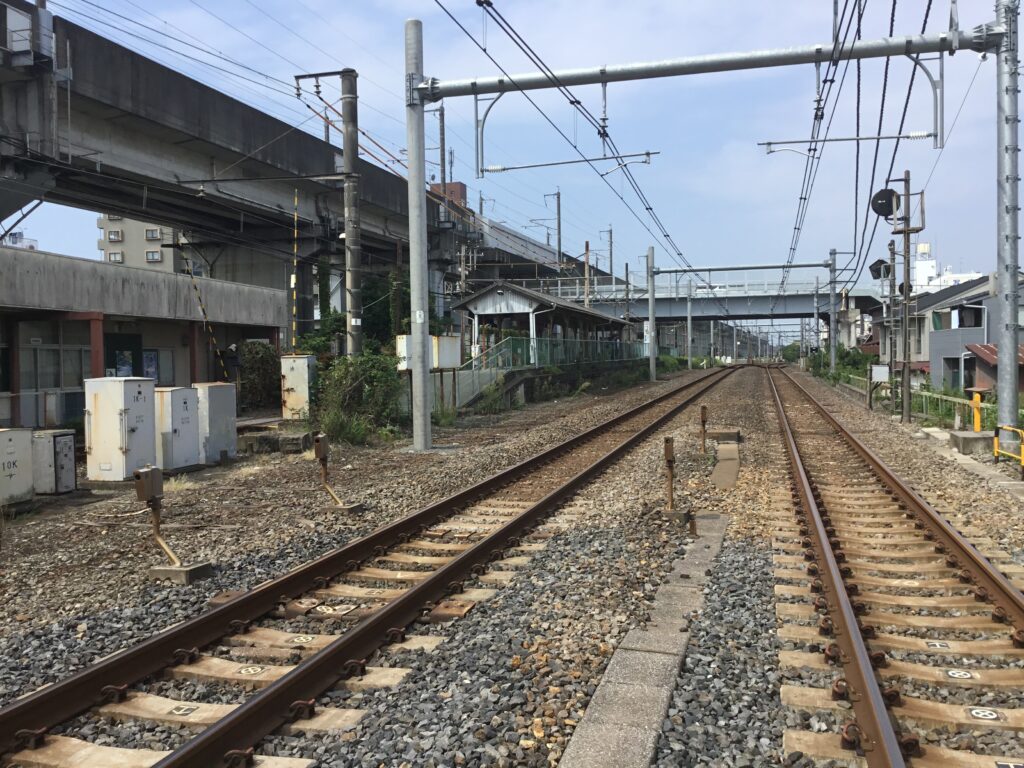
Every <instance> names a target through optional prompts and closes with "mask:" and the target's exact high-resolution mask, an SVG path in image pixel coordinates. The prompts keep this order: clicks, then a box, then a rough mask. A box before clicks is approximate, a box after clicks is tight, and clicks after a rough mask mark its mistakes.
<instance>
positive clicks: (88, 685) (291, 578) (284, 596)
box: [0, 368, 735, 768]
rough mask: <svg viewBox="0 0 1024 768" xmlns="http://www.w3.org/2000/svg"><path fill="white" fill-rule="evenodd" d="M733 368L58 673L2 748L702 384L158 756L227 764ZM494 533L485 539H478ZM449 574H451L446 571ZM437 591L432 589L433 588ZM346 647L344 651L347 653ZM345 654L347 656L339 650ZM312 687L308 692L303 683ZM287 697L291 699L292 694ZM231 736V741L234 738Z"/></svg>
mask: <svg viewBox="0 0 1024 768" xmlns="http://www.w3.org/2000/svg"><path fill="white" fill-rule="evenodd" d="M734 370H735V368H731V369H727V370H725V371H721V370H718V371H712V372H709V373H707V374H705V375H703V376H701V377H699V378H696V379H693V380H691V381H688V382H686V383H684V384H682V385H681V386H679V387H676V388H674V389H672V390H670V391H668V392H666V393H663V394H661V395H659V396H657V397H654V398H652V399H650V400H648V401H646V402H644V403H642V404H640V405H638V406H636V407H634V408H631V409H629V410H628V411H626V412H624V413H622V414H619V415H618V416H615V417H613V418H611V419H609V420H608V421H605V422H603V423H601V424H598V425H597V426H595V427H592V428H591V429H588V430H586V431H584V432H582V433H580V434H579V435H576V436H575V437H572V438H569V439H568V440H565V441H563V442H562V443H559V444H558V445H555V446H553V447H551V448H549V449H547V450H545V451H542V452H541V453H539V454H536V455H535V456H532V457H530V458H529V459H526V460H524V461H522V462H520V463H519V464H517V465H515V466H513V467H510V468H508V469H506V470H503V471H501V472H498V473H495V474H494V475H492V476H491V477H489V478H487V479H485V480H483V481H481V482H480V483H477V484H476V485H473V486H470V487H469V488H466V489H464V490H462V491H459V492H457V493H455V494H453V495H451V496H449V497H448V498H446V499H442V500H441V501H438V502H435V503H434V504H431V505H429V506H427V507H424V508H423V509H421V510H419V511H417V512H414V513H413V514H411V515H408V516H407V517H404V518H402V519H400V520H396V521H395V522H393V523H390V524H388V525H386V526H383V527H381V528H379V529H377V530H376V531H373V532H372V533H370V534H368V535H367V536H364V537H363V538H361V539H357V540H356V541H353V542H350V543H349V544H346V545H345V546H343V547H340V548H338V549H336V550H333V551H331V552H329V553H327V554H325V555H323V556H321V557H320V558H318V559H316V560H313V561H311V562H309V563H306V564H305V565H302V566H300V567H298V568H296V569H294V570H292V571H289V572H288V573H286V574H284V575H283V576H280V577H278V578H275V579H271V580H269V581H267V582H264V583H263V584H261V585H258V586H257V587H255V588H254V589H252V590H250V591H249V592H246V593H245V594H242V595H239V596H238V597H236V598H234V599H232V600H229V601H228V602H225V603H224V604H223V605H220V606H218V607H216V608H214V609H212V610H210V611H207V612H205V613H203V614H201V615H199V616H197V617H195V618H193V619H189V620H187V621H185V622H182V623H180V624H177V625H175V626H173V627H171V628H170V629H167V630H164V631H163V632H160V633H158V634H156V635H154V636H153V637H150V638H148V639H147V640H145V641H143V642H142V643H139V644H138V645H135V646H133V647H131V648H128V649H125V650H124V651H120V652H118V653H115V654H113V655H111V656H108V657H106V658H105V659H103V660H102V661H100V662H98V663H97V664H94V665H93V666H91V667H88V668H86V669H83V670H81V671H80V672H77V673H76V674H74V675H72V676H71V677H69V678H67V679H66V680H63V681H61V682H59V683H55V684H53V685H50V686H47V687H45V688H43V689H40V690H39V691H36V692H34V693H31V694H28V695H27V696H24V697H22V698H20V699H17V700H16V701H14V702H13V703H11V704H9V705H8V706H6V707H4V708H3V709H0V755H2V754H4V753H5V752H10V751H11V750H12V749H16V748H17V745H18V739H17V737H16V734H17V733H18V732H19V731H35V732H39V731H41V730H43V731H45V730H49V729H50V728H52V727H53V726H55V725H57V724H59V723H61V722H64V721H66V720H69V719H71V718H72V717H75V716H77V715H78V714H80V713H82V712H84V711H85V710H87V709H89V708H90V707H91V706H94V705H96V704H99V703H101V702H102V700H103V690H104V688H107V687H108V686H123V685H131V684H134V683H136V682H138V681H139V680H141V679H143V678H145V677H147V676H149V675H152V674H155V673H157V672H159V671H160V670H161V669H164V668H166V667H168V666H171V665H173V664H174V663H175V657H176V655H177V654H176V651H177V650H178V649H182V648H185V649H187V648H201V647H203V646H206V645H209V644H210V643H213V642H215V641H216V640H218V639H219V638H221V637H223V636H224V635H227V634H230V633H233V632H238V631H241V630H242V629H243V628H244V627H245V626H246V625H247V624H248V623H249V622H251V621H253V620H255V619H257V618H259V617H260V616H262V615H265V614H267V613H269V612H271V611H272V610H274V609H275V608H276V607H277V606H279V605H280V604H281V603H283V602H286V601H287V600H289V599H292V598H295V597H297V596H299V595H301V594H303V593H305V592H308V591H310V590H312V589H314V588H316V587H317V586H318V585H319V584H322V583H323V582H324V580H325V579H328V580H329V579H332V578H335V577H337V576H339V575H341V574H343V573H344V572H346V571H348V570H353V569H355V568H357V567H358V566H359V563H360V562H361V561H362V560H365V559H367V558H369V557H373V556H374V553H375V551H377V550H378V548H379V547H390V546H394V545H395V544H397V543H399V542H400V541H402V540H403V539H405V538H408V537H411V536H413V535H415V534H416V533H417V532H418V531H420V530H421V529H423V528H425V527H428V526H430V525H433V524H435V523H436V522H438V521H440V520H442V519H444V518H445V517H447V516H449V515H450V514H452V512H453V511H454V510H457V509H459V508H461V507H463V506H465V505H466V504H469V503H472V502H474V501H475V500H477V499H479V498H481V497H483V496H485V495H486V494H488V493H490V492H493V491H494V490H496V489H498V488H500V487H502V486H504V485H505V484H507V483H509V482H511V481H513V480H515V479H518V478H520V477H522V476H523V475H525V474H527V473H529V472H531V471H532V470H534V469H535V468H537V467H539V466H541V465H543V464H545V463H547V462H548V461H550V460H552V459H554V458H556V457H557V456H559V455H561V454H562V453H564V452H566V451H568V450H571V449H573V448H575V447H577V446H578V445H580V444H582V443H584V442H586V441H588V440H590V439H592V438H594V437H597V436H598V435H599V434H600V433H601V432H603V431H605V430H607V429H609V428H611V427H614V426H615V425H617V424H619V423H621V422H623V421H625V420H627V419H630V418H632V417H634V416H636V415H638V414H640V413H642V412H643V411H645V410H647V409H648V408H650V407H652V406H654V405H656V404H658V403H660V402H662V401H664V400H667V399H670V398H673V397H676V396H678V395H679V394H680V393H681V392H684V391H686V390H688V389H690V388H693V387H698V385H700V384H702V383H704V382H708V386H706V387H703V388H698V390H697V391H696V392H695V393H694V394H693V395H692V396H690V397H688V398H686V399H685V400H683V401H682V402H680V403H679V404H677V405H676V406H675V407H674V408H672V409H671V410H669V411H668V412H667V413H666V414H664V415H663V416H661V417H659V418H658V419H657V420H655V421H654V422H652V423H651V424H650V425H648V426H647V427H645V428H643V429H642V430H640V431H639V432H637V433H636V434H634V435H633V436H631V437H630V438H628V439H627V440H625V441H623V442H622V443H621V444H620V445H619V446H617V447H616V448H615V449H613V450H612V451H611V452H609V453H608V454H606V455H605V456H604V457H602V458H601V459H599V460H598V462H597V463H595V464H594V465H592V466H591V467H590V468H588V469H586V470H584V471H583V472H581V473H579V474H578V475H576V476H575V477H573V478H572V479H570V480H569V481H568V482H567V483H566V484H565V485H564V486H562V487H561V488H559V489H558V490H556V491H555V492H553V493H551V494H549V495H548V496H547V497H545V498H544V499H543V500H541V501H540V502H538V503H537V504H535V505H533V506H532V507H530V508H529V509H528V510H526V511H525V512H524V513H523V514H522V515H520V516H519V517H517V518H515V519H514V520H513V521H511V522H510V523H508V524H507V525H505V526H504V527H502V528H501V529H499V530H498V531H496V532H495V533H493V534H491V535H490V536H488V537H486V538H485V539H483V540H481V542H480V543H479V544H478V545H477V546H474V547H473V548H471V549H470V550H467V551H466V552H465V553H463V554H462V555H460V556H459V557H458V558H456V559H455V560H454V561H452V562H451V563H450V564H448V565H447V566H445V567H444V568H442V569H440V570H439V571H437V572H435V573H434V574H433V575H432V576H431V577H429V578H428V579H426V580H424V581H423V582H421V583H420V584H419V585H418V586H417V587H414V588H413V589H411V590H409V591H408V592H407V593H406V595H409V596H410V597H409V598H408V599H405V600H402V599H400V600H399V601H395V603H392V604H388V605H386V606H385V607H384V608H382V609H381V610H380V611H378V612H377V613H375V614H374V615H372V616H370V617H368V618H367V619H365V620H363V621H362V622H361V623H359V624H357V625H356V626H355V627H353V628H352V629H351V630H350V631H349V632H348V633H346V634H345V635H343V636H342V637H341V638H340V639H339V640H337V641H335V642H334V643H332V644H331V645H329V646H327V648H325V649H324V650H323V651H322V652H320V653H318V654H316V655H314V656H312V657H310V658H309V659H307V660H306V661H304V662H303V663H301V664H299V665H298V666H297V667H296V669H295V670H293V671H292V672H290V673H289V674H287V675H285V676H284V677H282V678H280V679H279V680H278V681H276V682H275V683H274V684H272V685H270V686H268V687H267V688H266V689H264V690H263V691H261V692H260V693H259V694H256V695H254V696H252V697H251V698H250V699H249V700H248V701H247V702H246V703H245V704H243V705H241V706H240V707H239V708H238V709H236V710H235V711H234V712H233V713H232V714H231V715H229V716H228V718H225V720H224V721H222V722H223V724H224V725H223V727H221V723H218V724H217V725H214V726H212V727H211V728H209V729H207V730H206V731H204V732H203V734H202V735H201V736H199V737H197V738H196V739H193V740H192V741H191V742H189V743H188V744H187V745H186V746H185V747H184V748H183V749H182V750H179V751H177V752H175V753H174V754H173V755H170V756H168V757H167V758H165V759H164V760H162V761H160V763H158V764H157V765H158V766H160V768H168V767H169V766H195V767H196V768H200V767H201V768H209V767H210V766H215V765H219V764H222V762H223V759H224V756H225V754H226V753H227V752H228V751H231V750H237V749H240V748H244V747H245V746H249V745H251V744H253V743H255V742H256V741H258V740H259V738H261V737H262V736H263V735H265V734H267V733H269V732H270V731H272V730H273V729H274V728H276V727H277V726H279V725H281V724H282V723H284V722H286V721H287V719H288V715H287V712H288V708H289V706H290V705H291V704H292V703H293V702H295V701H296V700H298V699H303V698H304V699H309V698H311V695H310V694H309V693H308V692H311V691H315V692H316V693H313V694H312V695H313V696H315V695H317V694H318V693H319V692H322V690H324V688H325V687H326V686H324V681H325V680H330V681H331V684H333V682H334V681H336V680H337V679H338V678H339V677H340V676H341V674H342V670H343V668H344V667H343V662H344V661H349V660H356V659H363V658H366V657H368V656H369V655H370V654H371V653H372V652H373V651H374V650H376V648H378V647H379V646H380V645H381V644H383V643H384V642H385V638H386V634H387V632H388V631H389V630H391V629H395V628H401V627H404V626H406V625H407V624H408V623H409V622H411V621H413V620H414V619H415V618H416V617H417V616H418V615H419V614H420V611H421V609H422V607H423V605H424V603H425V602H427V601H428V600H430V599H435V598H436V597H438V596H441V595H443V594H444V593H445V591H446V590H448V589H449V588H454V587H453V584H452V583H451V582H453V581H456V580H458V579H460V578H463V577H464V576H465V575H467V574H469V573H470V572H471V571H472V569H473V568H474V567H476V566H479V565H482V564H483V563H484V562H485V561H486V560H487V558H488V557H489V555H490V553H491V552H494V551H495V550H496V548H497V547H498V546H500V545H501V544H502V543H503V542H504V543H507V542H508V541H509V540H510V539H511V538H514V537H515V536H517V535H520V534H521V533H522V531H523V530H525V529H526V528H527V527H529V525H530V524H531V523H532V521H534V520H536V519H538V518H539V517H540V516H541V515H543V514H545V513H546V512H547V511H550V510H551V509H553V508H554V506H556V505H557V504H558V502H559V501H560V500H561V499H562V498H564V497H565V496H566V495H568V494H569V493H572V492H573V491H575V490H576V489H577V488H578V487H579V486H580V485H581V484H582V483H583V482H584V481H585V480H587V479H589V477H590V476H591V475H592V474H594V473H595V472H597V471H599V469H600V468H603V466H605V465H606V464H607V463H608V462H610V461H611V460H613V459H614V458H616V457H617V456H618V455H619V454H621V453H622V452H623V451H625V450H626V449H627V448H628V447H629V445H631V444H632V443H633V442H635V441H636V440H639V439H641V438H642V437H643V436H645V435H646V434H648V433H649V432H650V431H652V430H653V429H655V428H657V426H659V425H660V424H661V423H662V422H664V421H665V420H666V419H668V418H670V417H671V416H672V415H674V414H675V413H677V412H678V411H679V410H681V409H682V408H684V407H685V406H686V405H687V404H689V403H690V402H691V401H692V400H693V399H694V398H696V397H697V396H699V395H700V394H702V393H703V392H704V391H706V390H707V389H709V388H710V387H711V386H714V384H716V383H718V382H719V381H721V380H722V379H724V378H726V377H727V376H728V375H729V374H730V373H732V372H733V371H734ZM484 543H487V544H488V546H487V547H486V548H483V547H482V546H480V545H483V544H484ZM441 574H443V575H441ZM428 596H430V597H428ZM342 657H344V658H342ZM339 659H342V662H339V661H338V660H339ZM297 691H305V692H307V693H305V694H299V693H296V692H297ZM285 699H287V701H286V700H285ZM227 745H230V746H227Z"/></svg>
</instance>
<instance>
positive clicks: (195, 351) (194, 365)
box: [188, 320, 280, 384]
mask: <svg viewBox="0 0 1024 768" xmlns="http://www.w3.org/2000/svg"><path fill="white" fill-rule="evenodd" d="M200 327H201V324H200V323H199V322H197V321H195V320H193V321H192V322H190V323H189V324H188V374H189V378H190V379H191V380H192V381H191V383H192V384H195V383H196V382H197V381H201V379H200V378H199V377H200V376H201V375H202V373H201V370H200V367H199V350H200V349H202V343H201V341H200V338H201V335H200V330H199V329H200ZM278 348H279V349H280V342H279V343H278Z"/></svg>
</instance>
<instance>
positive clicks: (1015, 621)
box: [783, 371, 1024, 648]
mask: <svg viewBox="0 0 1024 768" xmlns="http://www.w3.org/2000/svg"><path fill="white" fill-rule="evenodd" d="M783 373H784V374H785V375H786V378H788V379H789V380H790V381H791V382H792V383H793V384H794V385H795V386H796V387H797V388H798V389H799V390H800V391H801V392H803V393H804V395H805V396H806V397H807V399H808V400H809V401H810V402H811V403H813V404H814V406H815V407H816V408H817V409H818V411H819V412H820V413H821V414H822V415H824V416H825V418H826V420H827V421H828V422H829V423H830V424H831V425H832V426H833V427H834V428H835V429H836V430H837V431H838V432H839V434H840V435H841V436H842V437H843V439H844V440H846V442H847V443H848V444H849V445H850V446H852V447H853V449H854V450H855V451H856V452H857V453H858V454H859V455H860V457H861V458H862V459H863V460H864V461H865V462H867V464H868V465H869V466H870V467H871V469H872V470H873V471H874V472H875V474H876V475H877V476H878V477H879V479H880V480H881V481H882V483H883V484H884V485H885V486H886V487H887V488H888V489H889V491H890V492H891V493H892V494H893V495H894V496H895V497H896V499H897V500H898V501H899V502H901V503H902V505H903V506H904V507H905V508H906V510H907V511H908V512H910V513H912V514H913V515H914V517H915V518H916V519H917V523H918V525H919V527H920V528H923V529H924V531H925V534H924V535H925V538H927V539H929V540H930V541H933V542H934V543H935V548H936V550H937V551H938V553H939V554H943V555H945V556H946V557H947V558H948V561H949V564H950V567H952V568H962V569H963V570H962V572H961V578H962V579H965V580H969V581H971V582H973V583H974V585H975V590H976V591H975V594H976V596H978V598H979V599H984V600H989V601H990V602H991V603H992V604H993V605H994V606H995V608H994V609H993V618H994V619H995V620H997V621H1005V622H1007V623H1008V624H1010V625H1011V626H1012V627H1013V629H1014V631H1013V644H1014V645H1015V646H1016V647H1018V648H1020V647H1024V595H1022V594H1021V592H1020V590H1018V589H1017V588H1016V587H1015V586H1014V585H1013V584H1012V583H1011V582H1010V580H1009V579H1007V578H1006V576H1004V575H1003V574H1002V573H1001V572H1000V571H999V570H998V569H997V568H996V567H995V566H994V565H993V564H992V563H991V562H990V561H989V560H988V558H986V557H985V556H984V555H983V554H981V552H979V551H978V548H977V547H975V546H974V545H973V544H972V543H971V542H970V541H968V540H967V539H966V538H965V537H964V535H963V534H962V533H960V531H958V530H957V529H956V528H954V527H953V526H952V525H950V523H949V521H948V520H946V519H945V518H944V517H943V516H942V514H941V513H939V511H938V510H936V509H935V508H934V507H933V506H932V505H931V504H929V503H928V502H927V501H925V500H924V499H923V498H922V497H921V496H920V495H919V494H918V493H917V491H915V490H914V489H913V488H911V487H910V486H908V485H907V484H906V483H905V482H903V480H901V479H900V478H899V477H898V476H897V475H896V473H895V472H893V471H892V469H890V468H889V466H888V465H887V464H886V463H885V462H884V461H882V459H881V458H879V456H878V455H877V454H876V453H875V452H874V451H872V450H871V449H870V448H868V447H867V446H866V445H864V443H862V442H861V441H860V440H859V439H858V438H857V437H855V436H854V435H853V434H851V432H850V431H849V430H848V429H847V428H846V427H845V426H844V425H843V424H842V423H841V422H840V421H839V420H838V419H837V418H836V417H835V416H833V415H832V414H831V413H829V411H828V410H827V409H826V408H825V406H824V405H822V404H821V403H820V402H819V401H818V400H817V398H815V397H814V395H812V394H811V393H810V392H808V391H807V389H806V388H805V387H804V386H803V385H802V384H800V383H799V382H798V381H796V380H795V379H794V378H793V377H792V376H790V375H789V373H788V372H786V371H783Z"/></svg>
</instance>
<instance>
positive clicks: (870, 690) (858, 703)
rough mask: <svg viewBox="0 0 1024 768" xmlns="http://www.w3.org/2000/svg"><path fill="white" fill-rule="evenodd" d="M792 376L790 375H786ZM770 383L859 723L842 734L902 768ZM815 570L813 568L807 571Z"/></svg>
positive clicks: (882, 762)
mask: <svg viewBox="0 0 1024 768" xmlns="http://www.w3.org/2000/svg"><path fill="white" fill-rule="evenodd" d="M787 378H790V377H789V376H788V375H787ZM790 381H792V379H791V378H790ZM768 382H769V384H770V385H771V390H772V396H773V399H774V401H775V412H776V414H778V417H779V429H780V431H781V433H782V439H783V442H784V444H785V447H786V453H787V454H788V456H789V464H790V468H791V469H792V473H793V484H794V486H795V490H796V493H797V495H798V496H799V497H800V504H801V507H802V508H803V511H804V515H803V516H802V519H801V524H802V525H804V526H806V528H807V529H808V533H809V534H810V536H809V537H808V543H809V544H810V548H809V551H808V552H807V553H806V556H807V557H808V558H810V559H812V560H813V564H814V565H816V570H817V578H818V579H819V580H820V597H821V598H823V599H824V601H825V604H826V606H827V609H828V614H829V618H830V619H831V626H830V629H831V632H832V634H833V636H834V638H835V641H836V645H837V646H838V653H836V648H833V647H832V646H829V647H828V648H826V658H831V659H833V660H838V661H839V663H841V664H842V668H843V674H844V675H845V686H841V687H840V690H843V689H845V691H844V692H845V694H846V695H847V697H848V699H849V701H850V702H851V704H852V705H853V713H854V721H853V723H852V724H848V725H847V726H846V727H845V728H844V730H843V737H842V738H843V744H844V746H846V747H849V748H857V749H858V751H862V752H863V753H864V757H865V759H866V760H867V763H868V766H870V768H901V767H902V766H905V765H906V763H905V761H904V758H903V753H902V750H901V748H900V740H899V737H898V736H897V735H896V731H895V730H894V728H893V725H892V722H891V721H890V720H889V713H888V711H887V710H886V707H885V699H884V698H883V696H882V691H881V690H880V689H879V686H878V681H877V680H876V679H875V672H874V667H873V666H872V663H871V655H870V653H869V651H868V649H867V646H866V645H865V644H864V639H863V637H862V636H861V629H860V625H859V623H858V621H857V615H856V613H855V612H854V608H853V605H852V604H851V602H850V598H849V595H848V594H847V591H846V585H845V584H844V582H843V572H842V570H841V568H840V565H839V562H838V561H837V558H836V555H835V553H834V552H833V551H832V544H831V543H830V540H829V538H830V537H829V535H828V532H827V531H826V526H825V523H824V521H823V520H822V515H821V511H820V510H819V508H818V503H817V501H816V499H815V493H814V489H813V488H812V487H811V481H810V478H809V477H808V475H807V470H806V469H805V468H804V464H803V461H802V460H801V458H800V451H799V449H798V448H797V444H796V439H795V438H794V437H793V430H792V428H791V427H790V425H789V419H788V417H787V416H786V412H785V409H784V408H783V405H782V398H781V397H780V396H779V391H778V388H777V387H776V386H775V380H774V378H772V374H771V372H770V371H768ZM794 383H795V382H794ZM819 407H820V406H819ZM811 570H812V569H811V568H810V565H809V566H808V572H811ZM837 657H838V658H837ZM851 725H853V727H851Z"/></svg>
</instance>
